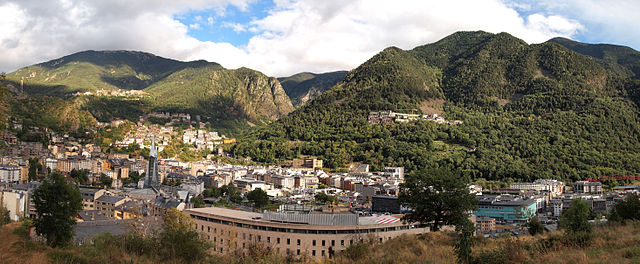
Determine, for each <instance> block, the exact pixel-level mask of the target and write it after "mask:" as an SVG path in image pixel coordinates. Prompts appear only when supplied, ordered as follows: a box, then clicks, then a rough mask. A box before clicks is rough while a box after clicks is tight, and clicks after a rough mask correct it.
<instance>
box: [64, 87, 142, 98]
mask: <svg viewBox="0 0 640 264" xmlns="http://www.w3.org/2000/svg"><path fill="white" fill-rule="evenodd" d="M82 95H84V96H115V97H143V96H147V95H149V94H148V93H147V92H145V91H142V90H122V89H114V90H104V89H100V90H97V91H94V92H77V93H75V94H74V96H82Z"/></svg>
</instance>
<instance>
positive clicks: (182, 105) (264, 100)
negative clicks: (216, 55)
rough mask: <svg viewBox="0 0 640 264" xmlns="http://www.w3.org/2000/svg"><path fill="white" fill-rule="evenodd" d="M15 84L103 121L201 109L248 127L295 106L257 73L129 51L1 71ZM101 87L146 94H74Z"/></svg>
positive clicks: (222, 122) (216, 121)
mask: <svg viewBox="0 0 640 264" xmlns="http://www.w3.org/2000/svg"><path fill="white" fill-rule="evenodd" d="M21 82H22V83H23V87H24V92H25V94H26V95H28V96H29V97H30V98H38V97H42V96H45V97H43V98H47V97H59V98H64V99H65V102H66V104H67V105H70V106H72V107H75V108H76V110H78V111H87V112H89V113H91V115H92V116H93V118H95V119H97V120H98V121H101V122H107V121H111V120H114V119H130V120H137V118H138V117H139V116H140V115H143V114H145V113H148V112H150V111H173V112H187V113H191V114H194V115H201V116H202V117H203V118H204V120H205V121H210V122H211V123H212V124H213V126H219V127H224V128H230V129H234V128H244V127H246V126H247V122H251V123H263V122H270V121H271V120H274V119H277V118H279V117H281V116H283V115H286V114H288V113H289V112H291V111H293V105H292V104H291V101H290V99H289V98H288V97H287V95H286V94H285V92H284V90H283V88H282V86H281V85H280V84H279V82H278V81H277V80H276V79H275V78H269V77H267V76H265V75H264V74H262V73H259V72H257V71H253V70H250V69H245V68H242V69H237V70H227V69H224V68H223V67H222V66H220V65H219V64H217V63H211V62H206V61H192V62H181V61H176V60H171V59H166V58H162V57H158V56H155V55H152V54H149V53H144V52H135V51H84V52H79V53H76V54H72V55H69V56H65V57H62V58H60V59H55V60H52V61H49V62H45V63H41V64H37V65H33V66H29V67H25V68H22V69H19V70H17V71H15V72H13V73H10V74H8V75H7V84H8V86H10V88H13V90H15V91H19V92H21V90H20V83H21ZM99 90H105V91H120V92H122V91H127V90H142V91H144V92H145V93H146V94H144V95H142V96H137V97H135V98H131V97H123V96H110V95H109V96H105V95H102V96H80V97H86V98H84V99H77V98H80V97H77V96H74V94H75V93H76V92H93V93H94V94H95V92H96V91H99ZM35 100H37V99H35ZM44 100H46V99H44ZM55 100H57V99H54V101H55ZM20 109H21V108H20V107H17V108H14V110H15V111H19V110H20ZM67 112H68V111H67ZM17 114H21V113H19V112H18V113H17ZM24 114H28V113H24ZM59 121H60V120H59ZM50 123H51V122H47V124H50ZM57 123H58V124H63V123H65V122H62V121H60V122H57ZM61 127H78V126H77V125H72V126H66V125H63V126H61Z"/></svg>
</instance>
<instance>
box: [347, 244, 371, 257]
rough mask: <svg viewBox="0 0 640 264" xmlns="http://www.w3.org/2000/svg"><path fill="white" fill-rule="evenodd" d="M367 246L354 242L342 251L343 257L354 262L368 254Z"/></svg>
mask: <svg viewBox="0 0 640 264" xmlns="http://www.w3.org/2000/svg"><path fill="white" fill-rule="evenodd" d="M369 251H370V249H369V244H367V243H364V242H356V243H354V244H352V245H350V246H349V247H347V248H346V249H345V250H344V252H343V253H344V255H345V256H346V257H348V258H349V259H351V260H353V261H356V260H359V259H361V258H363V257H364V256H366V255H367V254H369Z"/></svg>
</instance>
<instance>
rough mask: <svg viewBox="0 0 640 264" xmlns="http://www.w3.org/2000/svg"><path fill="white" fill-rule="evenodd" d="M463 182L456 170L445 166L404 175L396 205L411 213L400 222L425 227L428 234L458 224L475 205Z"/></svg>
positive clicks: (465, 180)
mask: <svg viewBox="0 0 640 264" xmlns="http://www.w3.org/2000/svg"><path fill="white" fill-rule="evenodd" d="M467 183H468V180H467V179H466V178H465V177H464V176H462V174H461V173H460V172H459V171H457V170H455V169H453V168H447V167H443V168H426V169H422V170H420V171H417V172H415V173H412V174H410V175H408V176H407V177H406V182H405V183H404V184H402V186H401V191H400V195H399V197H398V201H399V202H400V204H402V205H403V206H405V207H407V208H410V210H411V212H410V213H408V214H406V215H405V216H404V217H403V219H404V220H407V221H409V222H420V223H425V224H428V225H430V227H431V230H432V231H437V230H439V229H440V228H441V227H442V226H443V225H457V224H459V223H460V222H461V221H462V220H463V219H466V218H467V216H468V215H469V212H470V211H472V210H473V209H475V208H476V204H477V199H476V197H475V196H474V195H472V194H470V193H469V189H468V187H467Z"/></svg>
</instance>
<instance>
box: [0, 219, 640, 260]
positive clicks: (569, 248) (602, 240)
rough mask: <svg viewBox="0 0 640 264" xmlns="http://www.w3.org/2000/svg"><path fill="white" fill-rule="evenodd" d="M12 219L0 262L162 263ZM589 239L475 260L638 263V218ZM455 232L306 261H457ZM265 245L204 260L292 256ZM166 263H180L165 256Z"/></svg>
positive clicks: (477, 251)
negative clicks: (51, 237)
mask: <svg viewBox="0 0 640 264" xmlns="http://www.w3.org/2000/svg"><path fill="white" fill-rule="evenodd" d="M19 226H20V224H19V223H12V224H8V225H5V226H3V227H2V228H1V229H0V237H2V242H3V243H0V263H34V264H39V263H163V261H161V260H159V259H158V258H157V257H155V256H153V255H151V256H149V255H142V256H139V255H136V254H129V253H127V250H126V249H125V248H124V246H121V245H119V243H111V244H109V243H106V244H104V243H102V244H100V243H96V245H92V246H82V247H68V248H63V249H52V248H49V247H47V246H44V245H42V244H40V243H37V242H31V241H25V240H24V239H23V238H21V237H20V236H18V235H16V234H15V232H14V230H15V229H16V228H18V227H19ZM592 235H593V236H592V238H591V239H590V240H589V241H588V242H585V243H576V242H575V240H571V239H567V238H566V237H565V236H564V235H563V233H562V232H554V233H549V234H545V235H538V236H521V237H501V238H497V239H485V238H481V237H478V238H476V245H475V246H474V248H473V256H474V259H475V262H476V263H640V222H631V223H627V224H626V225H620V224H608V225H602V226H598V227H596V228H595V229H594V232H593V233H592ZM454 237H455V234H453V233H443V232H434V233H428V234H423V235H418V236H415V235H403V236H400V237H397V238H395V239H391V240H389V241H387V242H385V243H383V244H377V243H372V244H356V245H358V246H356V247H351V248H349V249H347V250H346V251H344V252H342V253H340V254H337V256H336V257H335V258H333V259H325V260H311V259H309V258H306V259H304V260H302V261H298V262H302V263H456V262H457V260H456V256H455V253H454V251H453V247H452V242H453V239H454ZM292 260H293V259H287V258H285V257H281V256H279V255H277V254H275V253H274V252H270V251H269V250H267V249H264V248H259V247H257V248H254V249H253V250H251V252H249V253H248V254H244V255H242V254H236V255H230V256H229V255H227V256H217V255H211V256H210V258H208V259H207V260H204V261H202V262H201V263H285V262H288V261H292ZM164 263H180V262H179V261H178V262H176V261H171V260H169V261H166V262H164Z"/></svg>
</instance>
